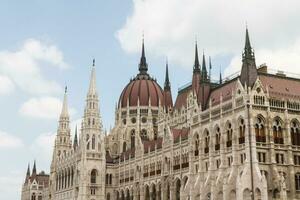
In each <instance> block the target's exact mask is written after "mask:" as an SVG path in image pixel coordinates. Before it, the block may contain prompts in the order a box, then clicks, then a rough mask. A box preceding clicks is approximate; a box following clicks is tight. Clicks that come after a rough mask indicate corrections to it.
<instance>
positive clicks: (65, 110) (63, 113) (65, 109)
mask: <svg viewBox="0 0 300 200" xmlns="http://www.w3.org/2000/svg"><path fill="white" fill-rule="evenodd" d="M67 90H68V89H67V86H66V87H65V94H64V101H63V105H62V110H61V114H60V116H61V117H68V116H69V112H68V97H67Z"/></svg>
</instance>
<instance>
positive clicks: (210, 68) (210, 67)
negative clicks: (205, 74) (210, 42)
mask: <svg viewBox="0 0 300 200" xmlns="http://www.w3.org/2000/svg"><path fill="white" fill-rule="evenodd" d="M211 70H212V65H211V58H210V56H209V81H210V80H211Z"/></svg>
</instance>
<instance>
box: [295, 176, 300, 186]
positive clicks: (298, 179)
mask: <svg viewBox="0 0 300 200" xmlns="http://www.w3.org/2000/svg"><path fill="white" fill-rule="evenodd" d="M295 188H296V190H300V173H296V174H295Z"/></svg>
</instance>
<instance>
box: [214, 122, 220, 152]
mask: <svg viewBox="0 0 300 200" xmlns="http://www.w3.org/2000/svg"><path fill="white" fill-rule="evenodd" d="M220 141H221V131H220V127H217V128H216V144H215V150H216V151H219V150H220Z"/></svg>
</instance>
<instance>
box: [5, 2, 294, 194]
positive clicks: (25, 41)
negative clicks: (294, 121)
mask: <svg viewBox="0 0 300 200" xmlns="http://www.w3.org/2000/svg"><path fill="white" fill-rule="evenodd" d="M270 3H271V0H267V1H264V2H260V1H258V0H252V1H250V0H245V1H242V2H240V1H236V0H230V1H226V4H225V3H224V1H219V0H211V1H209V2H208V1H202V0H190V1H189V3H186V1H181V0H110V1H104V0H90V1H86V2H83V1H59V0H51V1H50V0H44V1H39V0H29V1H17V0H9V1H4V0H3V1H0V27H1V29H0V110H1V114H0V159H1V160H2V161H3V162H1V165H0V194H1V199H6V200H15V199H19V198H20V190H21V183H22V181H23V179H24V175H25V171H26V167H27V164H28V162H31V165H32V164H33V160H34V159H37V167H38V171H40V170H45V171H46V172H49V163H50V161H51V151H52V141H53V138H54V135H55V131H56V128H57V118H58V114H59V110H60V106H61V100H62V96H63V88H64V86H65V85H68V95H69V106H70V110H71V120H72V121H73V123H72V126H73V127H74V126H75V125H74V124H75V122H76V123H78V122H79V119H80V117H81V116H82V114H83V108H84V102H85V95H86V92H87V86H88V80H89V75H90V67H91V64H92V59H93V58H95V59H96V70H97V87H98V91H99V95H100V104H101V115H102V118H103V123H104V126H105V127H106V129H109V127H110V126H112V125H113V123H114V108H115V104H116V102H117V101H118V98H119V95H120V93H121V91H122V89H123V87H124V86H125V85H126V84H127V82H128V81H129V79H130V78H131V77H133V76H134V75H135V74H136V72H137V68H138V62H139V56H140V47H141V41H142V34H143V32H144V34H145V43H146V55H147V61H148V64H149V71H150V73H151V74H152V75H153V76H154V77H155V78H157V80H158V82H159V83H160V84H161V85H162V84H163V80H164V69H165V61H166V57H168V60H169V67H170V79H171V84H172V92H173V97H174V98H175V97H176V93H177V88H178V87H180V86H181V85H183V84H185V83H187V82H189V81H190V78H191V73H192V64H193V56H194V42H195V38H197V41H198V46H199V49H200V50H199V51H200V52H202V51H204V52H205V54H206V55H207V56H209V55H210V56H212V61H213V71H212V74H213V77H218V73H219V71H220V68H221V70H222V72H223V73H224V74H225V75H229V74H231V73H233V72H235V71H238V70H239V69H240V66H241V52H242V48H243V44H244V33H245V22H246V21H247V22H248V26H249V29H250V36H251V41H252V44H253V46H254V48H255V50H256V57H257V61H258V62H257V64H261V63H265V62H266V63H267V64H268V65H270V66H271V67H272V68H276V69H281V70H286V71H292V72H296V73H297V72H298V73H300V68H299V67H298V68H299V69H298V68H297V69H295V67H294V66H295V65H298V63H300V62H299V61H300V57H299V55H300V54H299V52H300V36H299V35H300V29H299V26H296V27H295V24H297V22H298V20H299V17H300V14H299V13H300V10H299V8H300V5H299V3H298V2H297V1H293V0H291V1H288V3H286V4H284V5H282V4H281V2H280V1H278V0H274V1H272V5H273V6H272V9H270V6H269V5H270ZM258 5H259V7H258Z"/></svg>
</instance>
